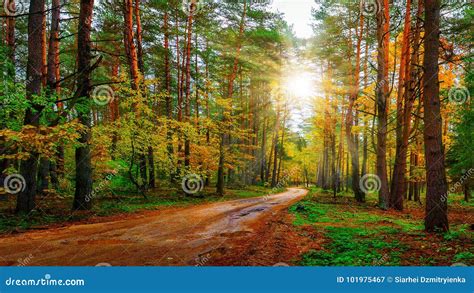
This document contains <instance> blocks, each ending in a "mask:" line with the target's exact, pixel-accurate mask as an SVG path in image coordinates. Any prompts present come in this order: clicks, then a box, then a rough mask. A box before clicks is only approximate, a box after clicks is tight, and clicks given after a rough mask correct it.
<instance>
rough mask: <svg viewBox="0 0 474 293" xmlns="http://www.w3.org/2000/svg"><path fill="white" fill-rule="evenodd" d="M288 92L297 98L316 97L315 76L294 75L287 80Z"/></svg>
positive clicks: (286, 88)
mask: <svg viewBox="0 0 474 293" xmlns="http://www.w3.org/2000/svg"><path fill="white" fill-rule="evenodd" d="M284 86H285V90H286V92H287V93H288V94H289V95H291V96H293V97H296V98H309V97H312V96H314V94H315V92H314V81H313V76H312V74H311V73H309V72H298V73H294V74H292V75H290V76H288V77H287V78H286V81H285V84H284Z"/></svg>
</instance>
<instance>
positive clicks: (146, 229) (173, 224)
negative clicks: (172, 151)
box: [0, 189, 307, 266]
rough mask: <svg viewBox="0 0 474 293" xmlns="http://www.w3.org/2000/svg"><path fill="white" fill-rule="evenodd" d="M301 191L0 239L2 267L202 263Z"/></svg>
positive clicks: (249, 232) (297, 197) (251, 231)
mask: <svg viewBox="0 0 474 293" xmlns="http://www.w3.org/2000/svg"><path fill="white" fill-rule="evenodd" d="M306 193H307V191H306V190H304V189H289V190H288V191H285V192H283V193H279V194H274V195H267V196H260V197H252V198H245V199H238V200H231V201H224V202H215V203H207V204H201V205H194V206H186V207H184V206H183V207H171V208H165V209H160V210H157V211H146V212H140V213H135V214H132V215H127V216H124V215H119V216H116V219H111V218H109V219H107V220H106V221H100V222H97V223H89V224H75V225H70V226H67V227H61V228H51V227H47V228H49V229H45V230H41V231H27V232H24V233H20V234H17V235H6V236H4V237H2V238H0V251H1V253H0V264H1V265H31V266H38V265H56V266H58V265H60V266H67V265H75V266H77V265H79V266H81V265H88V266H91V265H92V266H94V265H114V266H115V265H206V264H207V262H208V261H209V260H210V256H211V254H212V253H213V252H216V251H225V250H227V249H232V248H233V247H232V245H233V243H234V241H236V240H237V239H241V238H247V236H249V235H253V236H254V237H255V236H258V235H255V231H260V229H261V228H262V223H264V222H266V221H268V220H269V219H271V218H272V216H273V215H276V214H278V213H279V212H280V211H282V210H284V209H286V208H287V207H288V206H290V205H291V204H293V203H295V202H296V201H298V200H300V199H301V198H302V197H303V196H304V195H305V194H306ZM258 237H260V236H258Z"/></svg>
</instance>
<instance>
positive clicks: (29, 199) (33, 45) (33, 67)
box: [16, 0, 44, 213]
mask: <svg viewBox="0 0 474 293" xmlns="http://www.w3.org/2000/svg"><path fill="white" fill-rule="evenodd" d="M43 14H44V0H31V1H30V8H29V15H28V61H27V69H26V80H27V81H28V82H27V83H26V97H27V99H28V100H30V101H31V100H33V96H34V95H39V94H40V93H41V81H42V80H41V79H42V76H41V74H42V69H43V58H42V57H43V48H42V45H43V42H42V38H43ZM38 28H39V31H38ZM41 110H42V107H41V106H39V105H37V104H35V103H32V105H31V106H30V107H29V108H28V109H27V110H26V113H25V121H24V124H25V125H31V126H33V127H34V131H35V132H37V131H38V130H37V127H38V126H39V116H40V114H41ZM38 157H39V155H38V153H36V152H34V151H33V152H31V153H30V154H29V157H28V158H27V159H26V160H22V161H21V163H20V173H21V176H23V178H24V179H25V188H24V190H23V191H21V192H20V193H19V194H18V197H17V206H16V212H17V213H28V212H30V211H31V210H33V209H34V208H35V196H36V175H37V171H38Z"/></svg>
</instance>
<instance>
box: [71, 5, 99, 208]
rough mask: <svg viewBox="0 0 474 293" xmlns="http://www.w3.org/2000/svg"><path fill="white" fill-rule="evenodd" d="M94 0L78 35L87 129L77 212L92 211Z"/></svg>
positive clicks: (79, 151)
mask: <svg viewBox="0 0 474 293" xmlns="http://www.w3.org/2000/svg"><path fill="white" fill-rule="evenodd" d="M93 7H94V0H81V2H80V11H79V24H78V33H77V70H78V71H79V72H81V74H80V75H79V78H78V81H77V86H78V92H79V97H80V98H79V100H78V104H79V103H80V104H81V110H79V111H78V116H79V121H80V122H81V123H82V124H83V125H84V126H85V129H84V131H83V132H82V133H81V137H80V138H79V142H80V143H81V146H79V147H77V148H76V154H75V157H76V192H75V194H74V202H73V207H72V208H73V210H89V209H90V208H91V207H92V198H90V196H91V193H92V165H91V150H90V140H91V116H90V103H89V99H90V90H91V80H90V74H91V59H92V54H91V24H92V16H93V13H92V10H93Z"/></svg>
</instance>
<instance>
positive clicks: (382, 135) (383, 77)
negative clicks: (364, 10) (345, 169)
mask: <svg viewBox="0 0 474 293" xmlns="http://www.w3.org/2000/svg"><path fill="white" fill-rule="evenodd" d="M377 3H378V7H383V9H380V10H379V11H377V42H378V53H377V87H376V100H377V123H378V125H377V149H376V157H377V168H376V169H377V176H378V177H379V179H380V190H379V206H380V207H381V208H382V209H386V208H387V202H388V197H389V190H388V178H387V159H386V151H387V112H388V107H387V100H388V95H389V80H388V46H389V41H390V32H389V22H390V15H389V4H388V0H377Z"/></svg>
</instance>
